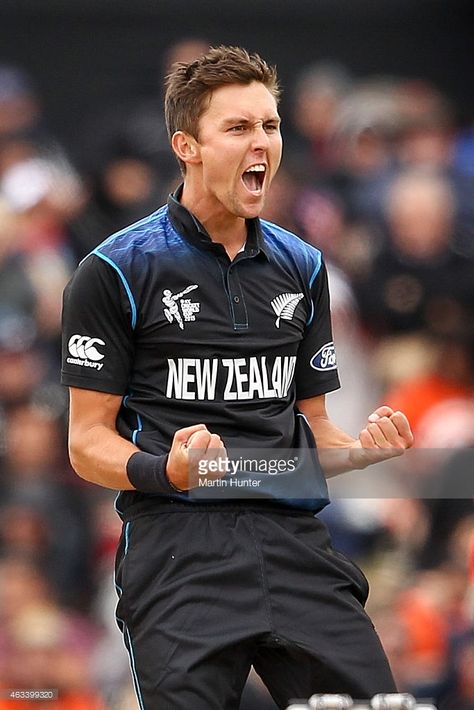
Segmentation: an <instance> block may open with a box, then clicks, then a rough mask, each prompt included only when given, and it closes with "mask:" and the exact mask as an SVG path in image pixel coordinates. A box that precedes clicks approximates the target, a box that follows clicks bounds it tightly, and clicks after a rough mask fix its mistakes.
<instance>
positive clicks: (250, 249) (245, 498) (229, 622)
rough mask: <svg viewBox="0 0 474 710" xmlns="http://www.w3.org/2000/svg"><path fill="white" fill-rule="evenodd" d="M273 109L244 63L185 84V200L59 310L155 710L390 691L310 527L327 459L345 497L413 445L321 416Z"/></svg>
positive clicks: (191, 73)
mask: <svg viewBox="0 0 474 710" xmlns="http://www.w3.org/2000/svg"><path fill="white" fill-rule="evenodd" d="M277 102H278V85H277V79H276V73H275V70H274V69H272V68H270V67H269V66H268V65H267V64H266V63H265V62H264V61H263V60H262V59H261V58H260V57H259V56H258V55H255V54H254V55H249V54H248V53H247V52H246V51H245V50H243V49H240V48H235V47H219V48H214V49H212V50H210V51H209V53H208V54H206V55H204V56H202V57H201V58H199V59H198V60H196V61H194V62H192V63H191V64H189V65H185V64H180V65H177V66H176V67H175V69H174V71H173V72H172V73H171V74H170V76H169V78H168V87H167V94H166V101H165V112H166V120H167V126H168V130H169V134H170V140H171V145H172V148H173V150H174V152H175V154H176V157H177V159H178V162H179V164H180V167H181V170H182V173H183V177H184V183H183V185H182V186H180V188H178V190H177V191H176V192H175V193H174V195H171V196H170V198H169V200H168V204H167V205H166V206H165V207H162V208H161V209H159V210H158V211H157V212H155V213H154V214H152V215H150V216H149V217H147V218H145V219H144V220H142V221H141V222H138V223H137V224H135V225H132V226H131V227H130V228H128V229H125V230H123V231H121V232H119V233H118V234H116V235H113V236H112V237H110V239H108V240H107V241H105V242H104V243H103V244H102V245H100V246H99V247H98V248H97V249H96V250H95V251H94V252H93V253H92V254H91V255H90V256H89V257H87V258H86V259H85V260H84V261H83V262H82V263H81V265H80V266H79V268H78V270H77V271H76V274H75V276H74V277H73V279H72V282H71V283H70V285H69V287H68V288H67V290H66V293H65V304H64V364H63V382H64V383H65V384H67V385H69V386H70V388H71V409H70V456H71V461H72V465H73V467H74V468H75V470H76V471H77V473H78V474H79V475H80V476H81V477H83V478H85V479H86V480H89V481H91V482H93V483H97V484H99V485H101V486H105V487H108V488H113V489H118V490H120V491H121V493H120V495H119V498H118V502H117V509H118V511H119V513H120V515H121V516H122V518H123V520H124V528H123V535H122V538H121V541H120V546H119V550H118V554H117V569H116V573H117V575H116V580H117V589H118V592H119V595H120V600H119V604H118V611H117V616H118V620H119V625H120V627H121V629H122V631H123V633H124V639H125V644H126V646H127V649H128V651H129V654H130V661H131V668H132V674H133V678H134V682H135V688H136V692H137V696H138V699H139V703H140V707H141V708H142V710H143V709H146V710H155V708H160V710H164V709H165V708H169V709H170V710H171V709H173V710H181V709H182V710H185V709H186V710H188V709H189V708H194V710H198V709H202V710H224V709H230V708H237V707H238V705H239V698H240V694H241V691H242V688H243V685H244V683H245V680H246V677H247V675H248V672H249V669H250V667H251V665H253V666H254V667H255V669H256V670H257V672H258V673H259V674H260V675H261V677H262V679H263V681H264V682H265V684H266V685H267V687H268V688H269V690H270V692H271V694H272V695H273V697H274V699H275V701H276V702H277V704H278V706H279V707H281V708H284V707H285V706H286V704H287V702H288V700H289V698H291V697H307V696H309V695H311V694H312V693H314V692H344V693H351V694H352V695H354V696H357V697H367V696H371V695H373V694H374V693H376V692H379V691H380V692H382V691H385V692H390V691H393V690H394V689H395V686H394V682H393V679H392V676H391V673H390V670H389V667H388V664H387V661H386V659H385V656H384V653H383V651H382V649H381V646H380V642H379V640H378V637H377V635H376V634H375V632H374V629H373V626H372V624H371V623H370V620H369V619H368V617H367V616H366V614H365V612H364V609H363V605H364V603H365V600H366V598H367V594H368V588H367V583H366V580H365V578H364V576H363V574H362V573H361V572H360V570H358V568H356V567H355V565H353V563H351V562H350V561H349V560H347V559H346V558H345V557H344V556H343V555H341V554H340V553H338V552H336V551H334V550H333V549H332V548H331V545H330V542H329V539H328V535H327V531H326V528H325V527H324V525H323V524H322V523H321V522H320V521H319V520H318V519H317V518H316V517H315V513H316V512H317V511H318V510H320V509H321V508H323V507H324V506H325V505H326V504H327V502H328V500H327V488H326V483H325V479H324V476H323V474H322V472H321V468H320V465H319V461H318V458H317V456H316V451H315V445H314V439H316V441H317V443H318V448H319V449H320V455H321V457H322V458H323V459H324V458H326V461H325V463H324V465H325V467H326V469H327V470H326V475H333V474H335V473H338V472H342V471H346V470H350V469H352V468H364V467H365V466H367V465H368V464H369V463H372V462H375V461H380V460H383V459H385V458H389V457H391V456H394V455H397V454H400V453H403V451H404V450H405V449H406V448H407V447H409V446H410V445H411V443H412V437H411V432H410V428H409V425H408V422H407V420H406V418H405V417H404V415H403V414H401V413H400V412H392V410H390V409H389V408H388V407H380V408H379V409H378V410H377V411H376V412H374V413H373V414H372V415H371V416H370V417H369V422H368V424H367V427H366V428H365V429H364V430H363V431H362V432H361V433H360V435H359V438H358V439H356V440H354V439H353V438H352V437H349V436H348V435H346V434H344V433H343V432H342V431H340V430H339V429H338V428H337V427H336V426H335V425H334V424H332V423H331V422H330V420H329V419H328V417H327V415H326V410H325V404H324V396H325V393H326V392H329V391H331V390H334V389H336V388H337V387H338V386H339V382H338V378H337V372H336V364H335V354H334V347H333V345H332V342H331V332H330V319H329V305H328V291H327V282H326V272H325V268H324V264H323V262H322V260H321V254H320V253H319V252H318V251H317V250H316V249H314V248H313V247H310V246H309V245H307V244H305V243H304V242H302V241H301V240H299V239H298V238H297V237H296V236H294V235H292V234H289V233H288V232H286V231H284V230H282V229H281V228H279V227H277V226H276V225H272V224H270V223H267V222H264V221H260V220H259V219H258V215H259V214H260V212H261V210H262V208H263V205H264V201H265V196H266V194H267V192H268V189H269V186H270V183H271V181H272V178H273V176H274V175H275V173H276V171H277V169H278V165H279V163H280V158H281V150H282V140H281V135H280V118H279V115H278V110H277ZM173 296H176V298H174V299H173ZM171 300H173V303H174V305H175V306H176V309H177V310H176V311H175V314H174V317H173V318H170V315H172V314H173V313H172V310H171V306H170V304H171ZM165 309H167V311H168V312H167V313H166V312H165ZM173 310H174V309H173ZM178 312H179V316H180V317H179V318H177V317H176V313H178ZM248 451H251V452H252V456H250V457H246V452H248ZM287 454H288V455H287ZM290 454H293V455H290ZM326 454H327V456H325V455H326ZM285 456H286V458H285ZM258 457H260V458H258ZM257 459H258V467H257V469H255V468H254V467H253V468H252V467H251V470H250V472H249V470H248V467H247V461H250V464H253V463H254V462H255V461H256V460H257ZM229 462H230V464H232V466H230V465H229ZM275 462H277V463H275ZM282 462H283V465H281V464H282ZM234 464H235V465H234ZM275 468H276V469H277V472H276V475H274V474H275Z"/></svg>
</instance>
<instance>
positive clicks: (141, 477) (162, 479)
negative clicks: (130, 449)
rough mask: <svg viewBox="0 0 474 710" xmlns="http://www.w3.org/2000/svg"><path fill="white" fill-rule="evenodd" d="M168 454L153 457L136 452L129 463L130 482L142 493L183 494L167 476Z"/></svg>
mask: <svg viewBox="0 0 474 710" xmlns="http://www.w3.org/2000/svg"><path fill="white" fill-rule="evenodd" d="M167 462H168V454H162V455H161V456H153V454H147V453H146V452H145V451H136V452H135V453H134V454H132V455H131V456H130V458H129V459H128V461H127V476H128V480H129V481H130V483H131V484H132V486H134V488H136V489H137V491H140V492H141V493H164V494H168V495H169V494H170V493H177V492H179V493H181V492H182V491H180V490H179V488H175V486H173V484H172V483H170V481H169V480H168V477H167V475H166V464H167Z"/></svg>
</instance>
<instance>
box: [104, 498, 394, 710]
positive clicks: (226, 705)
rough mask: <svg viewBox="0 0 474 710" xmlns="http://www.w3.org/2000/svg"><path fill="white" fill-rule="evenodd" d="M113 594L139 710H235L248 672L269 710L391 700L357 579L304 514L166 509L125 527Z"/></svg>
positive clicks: (389, 680) (362, 584) (362, 582)
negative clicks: (380, 697)
mask: <svg viewBox="0 0 474 710" xmlns="http://www.w3.org/2000/svg"><path fill="white" fill-rule="evenodd" d="M116 583H117V590H118V593H119V595H120V598H119V603H118V606H117V619H118V623H119V626H120V627H121V629H122V631H123V634H124V640H125V645H126V647H127V650H128V652H129V654H130V665H131V669H132V675H133V679H134V683H135V689H136V692H137V696H138V699H139V704H140V708H141V710H189V709H190V708H193V710H237V708H238V707H239V700H240V695H241V693H242V689H243V686H244V684H245V681H246V678H247V675H248V673H249V669H250V667H251V666H252V665H253V666H254V668H255V670H256V671H257V673H258V674H259V675H260V676H261V678H262V680H263V682H264V683H265V685H266V686H267V688H268V689H269V691H270V693H271V695H272V696H273V698H274V700H275V702H276V703H277V705H278V706H279V707H280V708H285V707H286V706H287V704H288V702H289V700H290V699H292V698H308V697H309V696H310V695H312V694H313V693H348V694H350V695H352V696H353V697H354V698H369V697H371V696H372V695H374V694H376V693H380V692H387V693H388V692H396V687H395V683H394V681H393V677H392V674H391V672H390V668H389V665H388V662H387V659H386V657H385V654H384V652H383V649H382V647H381V644H380V641H379V638H378V636H377V634H376V632H375V630H374V627H373V625H372V623H371V621H370V619H369V618H368V616H367V614H366V613H365V611H364V603H365V601H366V599H367V595H368V584H367V580H366V579H365V577H364V575H363V573H362V572H361V571H360V570H359V568H358V567H356V565H355V564H354V563H352V562H351V561H350V560H349V559H348V558H346V557H345V556H344V555H342V554H341V553H339V552H337V551H335V550H334V549H333V548H332V547H331V544H330V539H329V535H328V532H327V529H326V527H325V525H324V524H323V523H322V522H321V521H320V520H318V519H317V518H314V517H313V516H312V515H310V514H307V513H305V512H301V513H299V512H291V511H288V510H281V511H279V510H278V511H270V510H258V509H256V508H254V509H250V508H248V507H238V506H235V507H230V506H226V508H223V507H222V506H221V507H219V506H207V507H206V506H204V505H201V506H199V507H197V508H196V507H193V509H192V510H189V505H187V506H186V505H183V506H180V504H177V505H176V506H175V507H174V508H173V510H172V511H170V510H169V507H168V508H166V507H164V508H163V510H160V512H159V513H158V514H153V515H144V516H141V517H136V518H134V519H132V520H130V521H128V522H126V523H125V524H124V530H123V533H122V537H121V540H120V545H119V549H118V552H117V565H116Z"/></svg>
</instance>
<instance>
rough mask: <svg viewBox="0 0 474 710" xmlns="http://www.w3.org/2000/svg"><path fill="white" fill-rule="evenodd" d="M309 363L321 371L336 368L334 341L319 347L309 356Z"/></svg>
mask: <svg viewBox="0 0 474 710" xmlns="http://www.w3.org/2000/svg"><path fill="white" fill-rule="evenodd" d="M309 364H310V365H311V367H312V368H314V369H315V370H320V371H321V372H326V371H327V370H335V369H336V368H337V362H336V349H335V347H334V343H333V342H331V343H326V345H323V347H322V348H319V350H318V352H317V353H316V354H315V355H313V357H312V358H311V360H310V363H309Z"/></svg>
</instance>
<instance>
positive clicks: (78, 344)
mask: <svg viewBox="0 0 474 710" xmlns="http://www.w3.org/2000/svg"><path fill="white" fill-rule="evenodd" d="M96 345H105V343H104V341H103V340H101V339H100V338H89V337H88V336H87V335H73V336H72V337H71V338H69V342H68V344H67V346H68V350H69V352H70V353H71V355H72V356H73V357H78V358H80V359H81V360H93V361H94V362H96V361H97V360H103V358H104V355H102V353H100V352H99V351H98V350H97V348H96V347H95V346H96Z"/></svg>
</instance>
